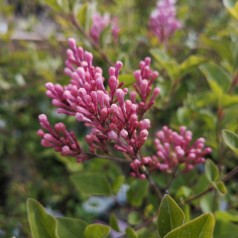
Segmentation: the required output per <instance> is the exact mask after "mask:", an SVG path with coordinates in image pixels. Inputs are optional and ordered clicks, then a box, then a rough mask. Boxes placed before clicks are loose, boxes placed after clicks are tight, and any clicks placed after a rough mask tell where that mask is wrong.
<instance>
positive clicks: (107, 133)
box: [46, 39, 157, 159]
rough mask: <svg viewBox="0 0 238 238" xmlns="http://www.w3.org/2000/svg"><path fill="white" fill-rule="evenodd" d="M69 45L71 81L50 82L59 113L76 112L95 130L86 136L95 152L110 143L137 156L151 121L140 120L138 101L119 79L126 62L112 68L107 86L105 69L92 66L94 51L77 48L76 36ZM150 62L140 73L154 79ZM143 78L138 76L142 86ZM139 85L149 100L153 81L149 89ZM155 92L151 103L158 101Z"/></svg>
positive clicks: (50, 90)
mask: <svg viewBox="0 0 238 238" xmlns="http://www.w3.org/2000/svg"><path fill="white" fill-rule="evenodd" d="M69 47H70V48H69V49H68V50H67V55H68V59H67V61H66V68H65V73H66V74H67V75H68V76H69V77H70V78H71V81H70V83H69V84H68V85H66V86H64V87H63V86H61V85H59V84H52V83H47V84H46V88H47V93H46V94H47V95H48V96H49V97H50V98H52V104H53V105H54V106H56V107H57V112H58V113H63V114H66V115H72V116H74V117H75V118H76V119H77V120H78V121H80V122H83V123H84V124H85V126H87V127H89V128H90V129H91V131H90V133H89V134H88V135H87V136H86V141H87V143H88V144H89V148H90V151H91V153H94V154H96V153H97V151H98V150H100V151H103V152H105V153H107V152H108V145H109V144H112V145H113V146H114V148H115V149H116V150H118V151H121V152H123V153H126V154H128V155H129V156H130V158H132V159H134V158H136V156H137V153H138V151H139V150H140V149H141V147H142V145H143V144H144V143H145V141H146V139H147V137H148V129H149V127H150V120H149V119H143V120H139V117H138V113H137V107H138V105H137V103H134V102H132V101H131V100H129V99H126V95H127V92H128V89H127V88H123V87H122V86H123V83H120V82H119V80H118V75H119V71H120V69H121V68H122V63H121V62H119V61H118V62H116V64H115V66H114V67H110V68H109V71H108V73H109V79H108V89H106V88H105V86H104V80H105V79H104V77H103V75H102V69H101V68H99V67H94V66H93V65H92V60H93V56H92V54H91V53H89V52H87V51H84V50H83V49H82V48H80V47H77V45H76V42H75V40H74V39H69ZM149 63H150V59H149V58H147V59H146V60H145V63H143V62H142V63H141V72H140V75H141V77H145V78H148V79H149V80H150V81H151V82H152V81H154V80H155V76H157V73H155V72H153V71H152V70H151V69H150V68H149ZM147 66H148V67H147ZM139 80H140V79H139V77H138V85H139V83H140V82H139ZM150 81H149V84H150ZM137 88H138V92H139V93H140V94H141V95H142V97H143V100H146V99H147V97H148V96H147V94H149V90H150V88H151V84H150V85H148V87H147V91H146V92H142V91H141V86H140V85H139V86H138V87H137ZM144 93H146V95H144ZM154 94H156V93H154ZM154 94H153V95H154ZM153 95H152V96H151V98H150V101H149V103H148V105H149V104H151V103H152V102H153V101H154V97H155V96H153ZM143 105H144V104H143ZM146 105H147V104H146Z"/></svg>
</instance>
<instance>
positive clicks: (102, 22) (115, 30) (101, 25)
mask: <svg viewBox="0 0 238 238" xmlns="http://www.w3.org/2000/svg"><path fill="white" fill-rule="evenodd" d="M109 26H110V27H111V32H112V36H113V40H114V42H117V39H118V34H119V26H118V19H117V18H116V17H114V18H111V17H110V15H109V14H107V13H105V14H104V15H100V14H99V13H98V12H96V13H94V15H93V18H92V26H91V28H90V31H89V35H90V37H91V38H92V40H93V41H94V42H95V43H96V44H98V43H99V40H100V36H101V34H102V32H103V30H104V29H106V28H107V27H109Z"/></svg>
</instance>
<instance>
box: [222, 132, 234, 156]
mask: <svg viewBox="0 0 238 238" xmlns="http://www.w3.org/2000/svg"><path fill="white" fill-rule="evenodd" d="M222 137H223V140H224V142H225V144H226V145H227V146H228V147H229V148H230V149H231V150H233V151H234V152H236V153H238V135H237V134H235V133H234V132H232V131H229V130H223V131H222Z"/></svg>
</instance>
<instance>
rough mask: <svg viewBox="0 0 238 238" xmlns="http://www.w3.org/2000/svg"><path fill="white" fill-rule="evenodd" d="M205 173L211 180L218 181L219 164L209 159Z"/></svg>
mask: <svg viewBox="0 0 238 238" xmlns="http://www.w3.org/2000/svg"><path fill="white" fill-rule="evenodd" d="M205 174H206V176H207V179H208V180H209V181H210V182H213V181H217V179H218V178H219V171H218V168H217V166H216V165H215V164H214V163H213V162H212V161H211V160H209V159H208V160H206V163H205Z"/></svg>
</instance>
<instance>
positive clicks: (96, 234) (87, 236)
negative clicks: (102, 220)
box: [83, 224, 111, 238]
mask: <svg viewBox="0 0 238 238" xmlns="http://www.w3.org/2000/svg"><path fill="white" fill-rule="evenodd" d="M110 230H111V228H110V227H109V226H106V225H102V224H90V225H88V226H87V227H86V229H85V231H84V235H83V238H106V237H107V236H108V235H109V233H110Z"/></svg>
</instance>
